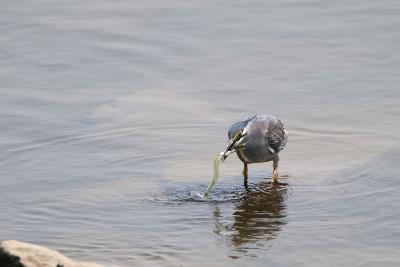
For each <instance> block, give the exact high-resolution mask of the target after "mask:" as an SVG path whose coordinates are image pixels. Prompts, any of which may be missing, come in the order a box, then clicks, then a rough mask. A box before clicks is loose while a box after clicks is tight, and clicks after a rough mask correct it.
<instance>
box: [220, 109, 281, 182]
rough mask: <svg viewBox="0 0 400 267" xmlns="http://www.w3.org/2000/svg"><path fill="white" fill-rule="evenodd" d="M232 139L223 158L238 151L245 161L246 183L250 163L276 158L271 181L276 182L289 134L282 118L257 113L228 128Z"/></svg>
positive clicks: (241, 158) (244, 175)
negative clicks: (282, 152) (280, 160)
mask: <svg viewBox="0 0 400 267" xmlns="http://www.w3.org/2000/svg"><path fill="white" fill-rule="evenodd" d="M228 136H229V142H228V145H227V148H226V150H225V152H224V153H223V158H224V159H225V158H226V157H227V156H228V155H229V154H230V153H232V152H236V153H237V155H238V157H239V159H240V160H241V161H242V162H243V163H244V168H243V177H244V184H245V186H246V187H247V177H248V171H247V164H249V163H260V162H267V161H271V160H272V161H273V167H274V170H273V173H272V181H273V182H277V179H278V178H279V174H278V162H279V156H278V153H279V152H280V151H281V150H282V149H283V147H284V146H285V145H286V142H287V139H288V134H287V132H286V130H285V128H284V127H283V123H282V121H281V120H279V119H277V118H275V117H274V116H270V115H255V116H253V117H250V118H248V119H246V120H244V121H239V122H236V123H234V124H233V125H232V126H231V128H230V129H229V132H228Z"/></svg>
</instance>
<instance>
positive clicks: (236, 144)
mask: <svg viewBox="0 0 400 267" xmlns="http://www.w3.org/2000/svg"><path fill="white" fill-rule="evenodd" d="M246 135H247V127H246V128H244V129H243V130H240V131H239V132H237V134H236V135H235V136H234V137H233V138H232V139H230V140H229V141H228V144H227V146H226V149H225V151H224V152H222V153H221V155H222V159H223V160H225V159H226V158H227V157H228V156H229V154H231V153H234V152H237V150H239V149H241V148H240V145H241V144H242V143H243V141H244V137H245V136H246Z"/></svg>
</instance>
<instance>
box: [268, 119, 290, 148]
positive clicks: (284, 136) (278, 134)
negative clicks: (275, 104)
mask: <svg viewBox="0 0 400 267" xmlns="http://www.w3.org/2000/svg"><path fill="white" fill-rule="evenodd" d="M266 138H267V141H268V145H269V147H270V148H272V149H273V150H274V152H275V153H278V152H279V151H281V150H282V149H283V148H284V147H285V145H286V142H287V140H288V133H287V131H286V130H285V128H284V127H283V123H282V121H281V120H279V119H276V120H275V121H273V122H272V123H269V127H268V130H267V132H266Z"/></svg>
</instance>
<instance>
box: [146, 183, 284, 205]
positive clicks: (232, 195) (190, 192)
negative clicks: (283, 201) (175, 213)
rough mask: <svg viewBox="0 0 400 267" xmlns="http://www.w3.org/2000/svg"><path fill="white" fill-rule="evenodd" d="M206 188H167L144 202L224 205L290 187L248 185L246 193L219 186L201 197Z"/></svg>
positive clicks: (234, 186)
mask: <svg viewBox="0 0 400 267" xmlns="http://www.w3.org/2000/svg"><path fill="white" fill-rule="evenodd" d="M206 188H207V187H206V186H204V185H177V186H174V187H167V188H165V189H163V190H162V191H160V192H157V193H153V194H148V195H147V196H145V198H144V199H145V200H146V201H149V202H153V203H161V204H164V205H174V204H182V203H188V202H192V203H224V202H232V203H234V202H238V201H241V200H243V199H245V198H260V197H265V196H263V195H266V196H268V195H270V194H271V192H273V191H285V192H286V191H287V190H288V189H289V190H291V189H290V186H289V185H288V184H287V183H280V184H279V186H278V187H276V188H271V184H270V182H269V181H266V182H262V183H249V185H248V189H249V191H246V189H245V187H244V186H243V185H241V184H222V183H221V184H219V186H217V187H216V188H214V189H213V191H212V192H211V193H210V194H209V196H207V197H205V196H203V194H204V192H205V190H206Z"/></svg>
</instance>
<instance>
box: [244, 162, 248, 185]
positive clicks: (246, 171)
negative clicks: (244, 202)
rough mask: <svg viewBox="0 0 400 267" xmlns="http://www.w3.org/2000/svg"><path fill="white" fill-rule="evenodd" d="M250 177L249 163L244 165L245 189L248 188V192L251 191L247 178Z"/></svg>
mask: <svg viewBox="0 0 400 267" xmlns="http://www.w3.org/2000/svg"><path fill="white" fill-rule="evenodd" d="M248 177H249V172H248V169H247V163H244V166H243V178H244V188H246V191H249V186H248V184H247V178H248Z"/></svg>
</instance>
